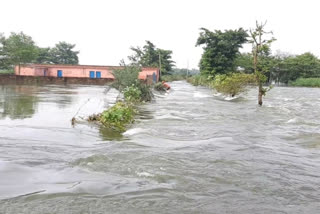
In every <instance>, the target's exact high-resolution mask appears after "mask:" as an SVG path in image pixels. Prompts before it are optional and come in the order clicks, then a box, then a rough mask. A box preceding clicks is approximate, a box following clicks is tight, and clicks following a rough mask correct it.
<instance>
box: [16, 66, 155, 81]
mask: <svg viewBox="0 0 320 214" xmlns="http://www.w3.org/2000/svg"><path fill="white" fill-rule="evenodd" d="M122 68H123V67H121V66H97V65H45V64H29V65H22V66H20V68H19V66H15V74H16V75H18V76H45V77H57V78H63V77H73V78H91V79H95V78H96V79H100V78H101V79H110V80H113V79H114V76H113V74H112V72H113V71H115V70H118V69H122ZM159 75H160V70H159V69H158V68H153V67H146V68H142V70H141V72H140V73H139V79H141V80H145V81H148V82H150V81H152V82H158V81H159Z"/></svg>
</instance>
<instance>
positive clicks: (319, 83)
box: [289, 78, 320, 87]
mask: <svg viewBox="0 0 320 214" xmlns="http://www.w3.org/2000/svg"><path fill="white" fill-rule="evenodd" d="M289 85H290V86H301V87H320V78H299V79H297V80H295V81H293V82H289Z"/></svg>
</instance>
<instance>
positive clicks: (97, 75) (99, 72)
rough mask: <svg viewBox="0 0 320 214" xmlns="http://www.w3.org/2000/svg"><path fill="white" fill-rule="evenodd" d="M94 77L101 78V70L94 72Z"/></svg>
mask: <svg viewBox="0 0 320 214" xmlns="http://www.w3.org/2000/svg"><path fill="white" fill-rule="evenodd" d="M96 78H99V79H100V78H101V71H97V72H96Z"/></svg>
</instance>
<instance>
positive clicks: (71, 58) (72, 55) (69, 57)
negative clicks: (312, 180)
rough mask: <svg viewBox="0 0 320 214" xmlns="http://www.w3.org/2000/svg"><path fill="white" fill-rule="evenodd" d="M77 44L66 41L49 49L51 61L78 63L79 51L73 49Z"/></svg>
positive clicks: (54, 62) (55, 62)
mask: <svg viewBox="0 0 320 214" xmlns="http://www.w3.org/2000/svg"><path fill="white" fill-rule="evenodd" d="M75 46H76V45H73V44H69V43H66V42H59V43H58V44H56V45H55V47H54V48H52V49H51V50H50V51H49V53H50V58H51V59H50V61H51V62H52V63H53V64H78V63H79V59H78V54H79V51H74V50H73V49H74V47H75Z"/></svg>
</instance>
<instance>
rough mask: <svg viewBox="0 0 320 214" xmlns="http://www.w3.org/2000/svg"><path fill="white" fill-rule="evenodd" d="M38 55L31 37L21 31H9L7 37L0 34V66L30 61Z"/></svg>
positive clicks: (10, 65) (6, 66)
mask: <svg viewBox="0 0 320 214" xmlns="http://www.w3.org/2000/svg"><path fill="white" fill-rule="evenodd" d="M37 56H38V48H37V47H36V45H35V43H34V41H33V40H32V38H31V37H30V36H28V35H26V34H24V33H23V32H20V33H11V34H10V36H9V37H8V38H5V37H4V36H3V35H0V59H1V61H0V63H1V64H0V67H2V68H9V67H11V68H12V67H13V66H14V65H21V64H25V63H31V62H32V61H33V60H35V59H36V58H37Z"/></svg>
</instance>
